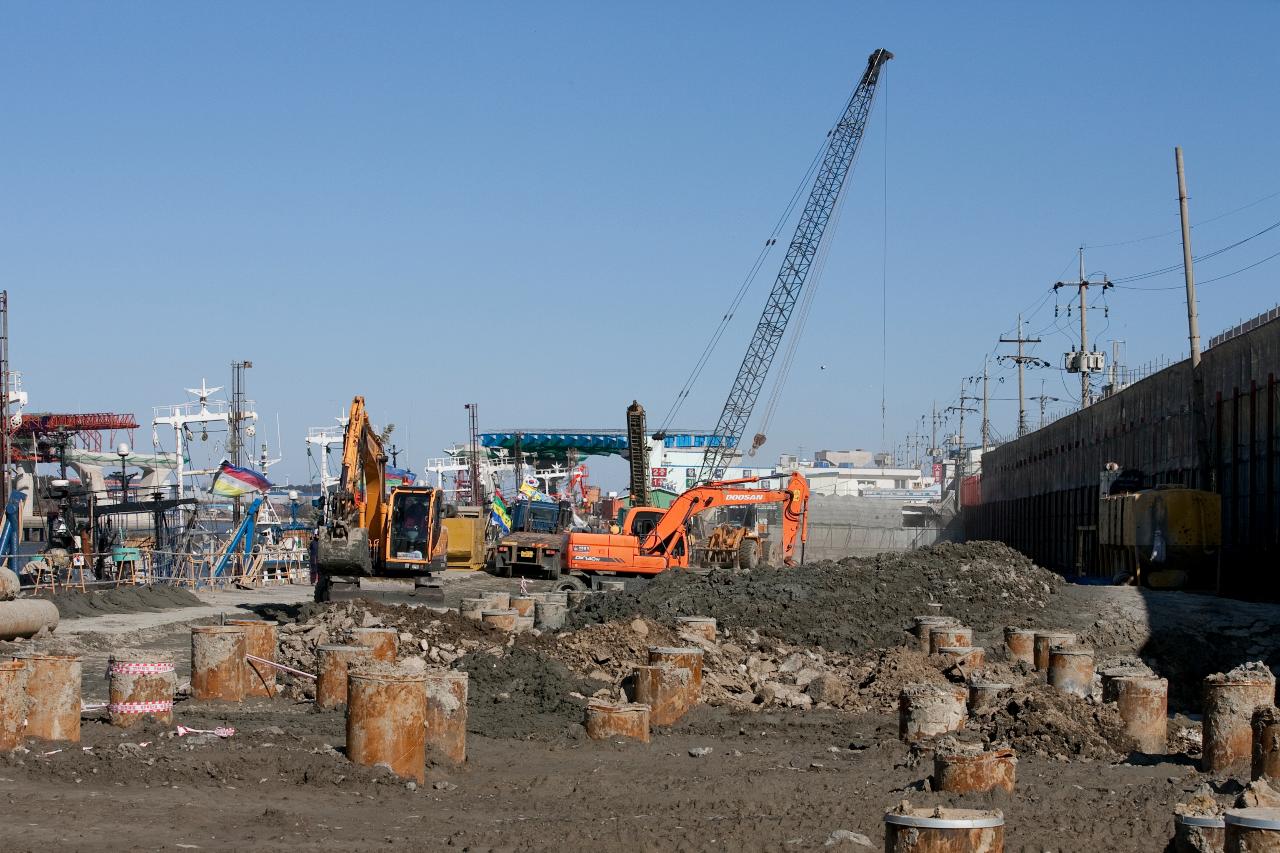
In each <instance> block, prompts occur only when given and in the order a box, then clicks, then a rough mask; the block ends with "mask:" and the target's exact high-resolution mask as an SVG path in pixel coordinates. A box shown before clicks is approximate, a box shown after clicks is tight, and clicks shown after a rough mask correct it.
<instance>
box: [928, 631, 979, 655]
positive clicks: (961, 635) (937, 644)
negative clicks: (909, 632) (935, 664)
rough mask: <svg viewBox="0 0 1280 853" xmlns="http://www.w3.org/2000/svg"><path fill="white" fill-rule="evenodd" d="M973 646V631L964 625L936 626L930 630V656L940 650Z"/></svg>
mask: <svg viewBox="0 0 1280 853" xmlns="http://www.w3.org/2000/svg"><path fill="white" fill-rule="evenodd" d="M972 645H973V629H972V628H966V627H965V626H963V625H934V626H933V627H932V628H930V629H929V654H931V655H936V654H938V650H939V649H943V648H957V647H961V646H964V647H967V646H972Z"/></svg>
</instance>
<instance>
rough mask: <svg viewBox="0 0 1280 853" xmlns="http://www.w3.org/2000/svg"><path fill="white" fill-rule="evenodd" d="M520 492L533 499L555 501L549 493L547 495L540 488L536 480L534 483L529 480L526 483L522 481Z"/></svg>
mask: <svg viewBox="0 0 1280 853" xmlns="http://www.w3.org/2000/svg"><path fill="white" fill-rule="evenodd" d="M520 494H522V495H524V496H525V497H526V498H528V499H529V500H531V501H548V502H550V503H555V501H554V500H552V498H551V497H550V496H549V495H547V494H546V493H544V492H542V491H540V490H539V489H538V486H537V481H536V480H535V481H534V482H532V483H530V482H527V481H526V482H524V483H521V484H520Z"/></svg>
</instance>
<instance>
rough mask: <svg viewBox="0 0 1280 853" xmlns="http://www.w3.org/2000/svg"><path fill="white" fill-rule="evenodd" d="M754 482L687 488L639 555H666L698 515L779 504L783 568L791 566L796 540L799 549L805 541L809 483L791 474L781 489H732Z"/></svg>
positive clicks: (648, 536)
mask: <svg viewBox="0 0 1280 853" xmlns="http://www.w3.org/2000/svg"><path fill="white" fill-rule="evenodd" d="M758 480H759V478H757V477H748V478H745V479H741V480H723V481H720V482H712V483H707V484H706V485H702V486H696V487H694V488H692V489H689V490H688V491H686V492H685V493H684V494H682V495H680V497H678V498H676V500H675V502H674V503H672V504H671V507H670V508H669V509H668V510H667V511H666V512H665V513H664V514H663V515H662V518H661V519H660V520H659V521H658V523H657V524H656V525H654V528H653V530H652V531H650V532H649V534H648V535H647V536H646V537H645V538H644V541H643V542H642V543H641V545H640V551H641V553H645V554H656V555H663V554H668V553H670V552H671V549H672V548H673V546H674V545H675V543H676V542H677V541H679V539H680V537H682V536H683V535H684V531H685V527H686V525H687V524H688V523H689V519H691V518H693V517H694V516H695V515H697V514H698V513H701V512H706V511H707V510H710V509H714V508H716V507H722V506H751V505H756V504H774V503H780V504H782V505H783V511H782V556H783V560H784V561H785V562H786V564H787V565H792V563H793V562H794V559H793V557H794V554H795V545H796V540H797V539H799V540H800V542H801V545H802V546H803V544H804V543H805V542H807V541H808V539H809V513H808V508H809V483H808V481H807V480H805V478H804V476H803V475H801V474H799V473H793V474H792V475H791V478H790V480H788V482H787V487H786V488H785V489H744V488H736V487H739V486H742V485H745V484H747V483H755V482H758ZM802 558H803V554H802Z"/></svg>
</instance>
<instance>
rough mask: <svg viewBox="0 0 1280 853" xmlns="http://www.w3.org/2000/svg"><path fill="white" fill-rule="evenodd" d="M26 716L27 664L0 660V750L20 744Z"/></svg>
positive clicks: (11, 750) (11, 749)
mask: <svg viewBox="0 0 1280 853" xmlns="http://www.w3.org/2000/svg"><path fill="white" fill-rule="evenodd" d="M26 717H27V665H26V664H25V663H24V662H22V661H20V660H6V661H0V752H13V750H15V749H17V748H18V747H19V746H21V745H22V735H23V731H22V728H23V721H24V720H25V719H26Z"/></svg>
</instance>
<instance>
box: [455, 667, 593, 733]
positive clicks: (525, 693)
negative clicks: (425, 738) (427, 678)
mask: <svg viewBox="0 0 1280 853" xmlns="http://www.w3.org/2000/svg"><path fill="white" fill-rule="evenodd" d="M453 668H454V669H459V670H465V671H466V672H467V674H468V675H469V679H468V688H467V689H468V695H467V731H469V732H474V733H476V734H483V735H485V736H486V737H491V738H516V739H519V740H554V739H556V738H558V737H564V736H566V735H572V734H573V733H574V732H575V731H577V728H576V727H578V726H581V724H582V721H583V717H584V714H585V710H584V709H585V708H586V704H587V702H586V698H585V697H588V696H590V695H591V694H592V693H594V692H595V691H596V690H599V689H600V688H602V687H604V686H605V685H604V684H601V683H599V682H594V681H589V680H587V679H585V678H579V677H577V676H575V675H574V674H573V673H571V672H570V671H569V670H568V669H566V668H565V667H564V665H563V664H560V663H557V662H556V661H553V660H550V659H548V658H546V657H543V656H542V655H540V654H538V653H537V652H535V651H532V650H531V649H528V648H525V647H523V646H513V647H512V648H509V649H507V650H505V651H504V652H502V653H501V655H500V656H495V655H494V654H492V653H490V652H472V653H471V654H468V655H466V656H465V657H463V658H460V659H459V660H457V661H455V662H454V665H453ZM571 694H577V696H573V695H571ZM578 697H583V698H578Z"/></svg>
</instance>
